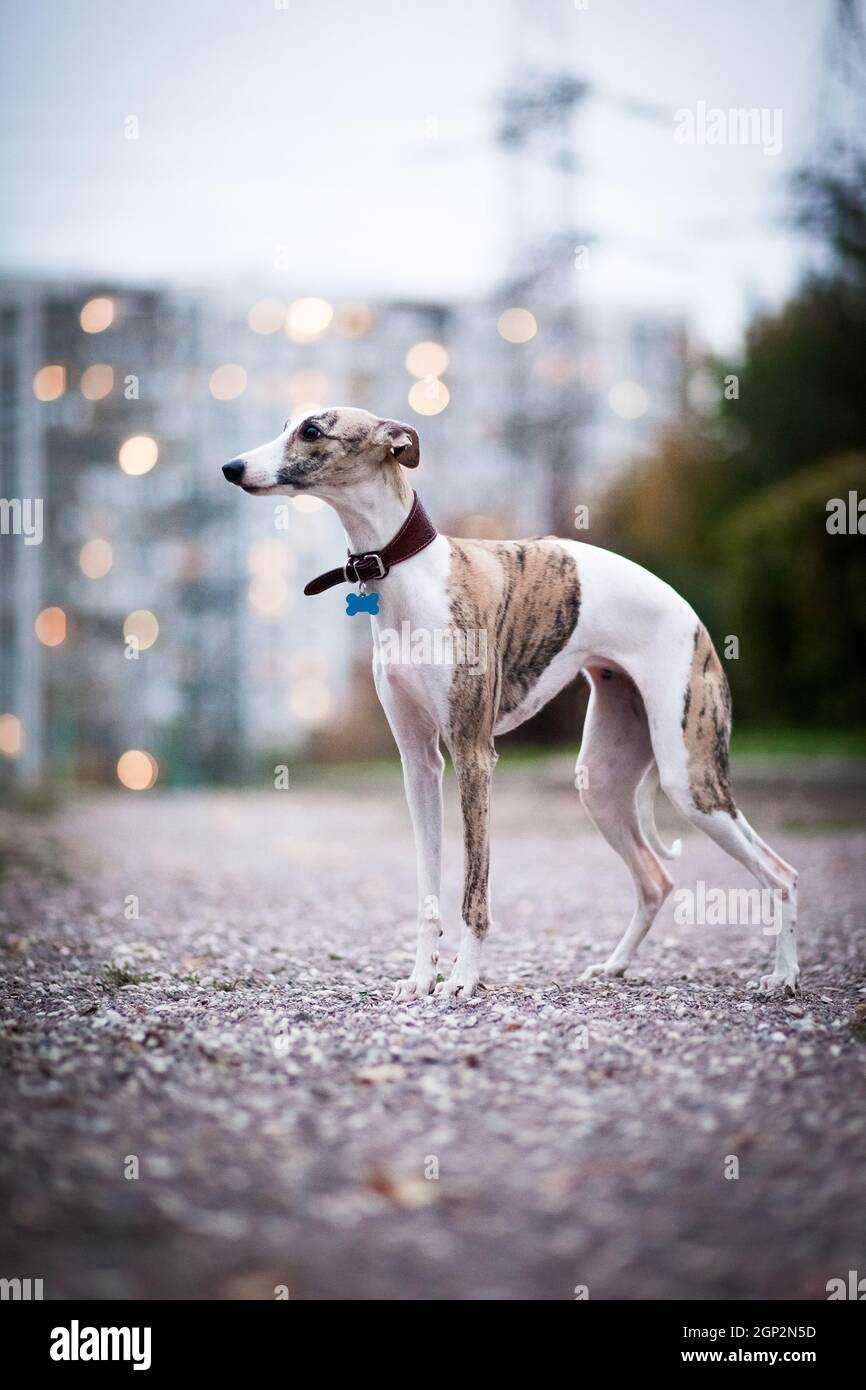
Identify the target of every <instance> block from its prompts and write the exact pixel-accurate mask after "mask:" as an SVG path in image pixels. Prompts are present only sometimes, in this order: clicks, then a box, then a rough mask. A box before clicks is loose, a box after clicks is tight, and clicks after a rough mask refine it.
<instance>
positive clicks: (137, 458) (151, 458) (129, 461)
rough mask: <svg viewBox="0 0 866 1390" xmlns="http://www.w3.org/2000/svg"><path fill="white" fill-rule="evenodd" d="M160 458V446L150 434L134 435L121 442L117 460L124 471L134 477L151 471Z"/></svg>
mask: <svg viewBox="0 0 866 1390" xmlns="http://www.w3.org/2000/svg"><path fill="white" fill-rule="evenodd" d="M158 458H159V446H158V444H157V442H156V440H155V439H151V437H150V435H149V434H134V435H132V437H131V438H130V439H127V440H126V441H125V443H123V444H121V446H120V449H119V450H118V454H117V461H118V463H119V464H120V466H121V468H122V469H123V471H124V473H128V474H129V475H130V477H133V478H137V477H140V476H141V474H142V473H149V472H150V470H151V468H153V465H154V464H155V463H156V461H157V459H158Z"/></svg>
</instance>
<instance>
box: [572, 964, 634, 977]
mask: <svg viewBox="0 0 866 1390" xmlns="http://www.w3.org/2000/svg"><path fill="white" fill-rule="evenodd" d="M624 974H625V966H624V965H614V966H611V964H610V962H609V961H602V962H601V963H600V964H599V965H588V966H587V967H586V969H585V970H584V972H583V974H582V975H581V977H580V978H581V981H583V982H585V981H586V980H595V979H597V978H598V976H599V975H603V976H604V977H605V978H606V979H608V980H612V979H616V978H617V977H618V976H622V975H624Z"/></svg>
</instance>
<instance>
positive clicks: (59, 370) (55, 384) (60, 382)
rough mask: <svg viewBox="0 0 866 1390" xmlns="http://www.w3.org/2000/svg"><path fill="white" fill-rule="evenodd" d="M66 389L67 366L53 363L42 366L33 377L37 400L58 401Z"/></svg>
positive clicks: (34, 392)
mask: <svg viewBox="0 0 866 1390" xmlns="http://www.w3.org/2000/svg"><path fill="white" fill-rule="evenodd" d="M65 390H66V368H65V367H61V366H59V365H58V364H57V363H52V364H51V365H49V366H47V367H40V368H39V371H38V372H37V373H36V375H35V377H34V378H33V394H34V396H35V397H36V399H37V401H56V400H57V398H58V397H59V396H62V395H63V392H64V391H65Z"/></svg>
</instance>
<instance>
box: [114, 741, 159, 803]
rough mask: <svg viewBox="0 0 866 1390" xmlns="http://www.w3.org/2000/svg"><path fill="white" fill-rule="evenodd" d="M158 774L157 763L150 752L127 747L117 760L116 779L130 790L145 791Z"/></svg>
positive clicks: (152, 783) (148, 789)
mask: <svg viewBox="0 0 866 1390" xmlns="http://www.w3.org/2000/svg"><path fill="white" fill-rule="evenodd" d="M158 776H159V764H158V763H157V761H156V758H155V757H154V756H153V754H152V753H145V752H144V751H143V750H142V749H141V748H128V749H127V751H126V752H125V753H121V755H120V757H119V758H118V760H117V780H118V781H119V782H120V783H121V785H122V786H124V787H126V788H127V789H128V790H129V791H131V792H146V791H150V788H151V787H152V786H153V785H154V783H155V782H156V779H157V777H158Z"/></svg>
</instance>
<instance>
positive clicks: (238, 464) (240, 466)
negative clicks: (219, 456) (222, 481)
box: [223, 459, 246, 483]
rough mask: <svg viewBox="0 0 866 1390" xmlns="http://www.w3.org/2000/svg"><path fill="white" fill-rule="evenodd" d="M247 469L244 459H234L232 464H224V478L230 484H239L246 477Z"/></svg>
mask: <svg viewBox="0 0 866 1390" xmlns="http://www.w3.org/2000/svg"><path fill="white" fill-rule="evenodd" d="M245 468H246V464H245V463H244V461H243V459H232V461H231V463H224V464H223V477H224V478H226V479H227V480H228V482H230V483H239V482H240V480H241V478H242V477H243V476H244V469H245Z"/></svg>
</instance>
